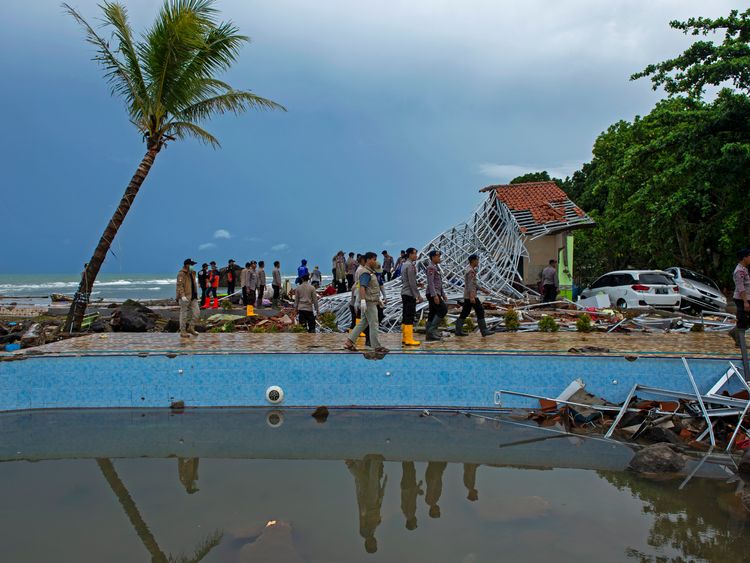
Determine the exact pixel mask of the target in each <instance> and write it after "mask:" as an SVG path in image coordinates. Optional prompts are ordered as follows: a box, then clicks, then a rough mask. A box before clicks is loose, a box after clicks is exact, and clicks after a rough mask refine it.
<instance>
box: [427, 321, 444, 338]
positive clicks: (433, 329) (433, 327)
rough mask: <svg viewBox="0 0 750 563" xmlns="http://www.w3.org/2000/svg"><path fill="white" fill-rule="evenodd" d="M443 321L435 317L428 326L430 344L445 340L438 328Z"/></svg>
mask: <svg viewBox="0 0 750 563" xmlns="http://www.w3.org/2000/svg"><path fill="white" fill-rule="evenodd" d="M441 320H442V319H441V318H440V317H438V316H437V315H435V316H434V317H432V320H431V321H430V322H429V323H428V324H427V341H428V342H440V341H441V340H443V339H442V338H440V334H438V331H437V327H438V325H439V324H440V321H441Z"/></svg>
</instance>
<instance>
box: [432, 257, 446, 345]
mask: <svg viewBox="0 0 750 563" xmlns="http://www.w3.org/2000/svg"><path fill="white" fill-rule="evenodd" d="M427 256H429V258H430V264H429V266H427V299H428V302H429V304H430V309H429V314H428V316H427V340H428V341H430V342H436V341H439V340H442V338H440V335H439V334H438V326H439V325H440V322H441V321H442V320H443V319H444V318H445V315H447V314H448V304H447V301H448V299H447V297H446V296H445V291H444V290H443V272H442V271H441V270H440V261H441V260H442V255H441V253H440V251H439V250H430V252H429V254H428V255H427Z"/></svg>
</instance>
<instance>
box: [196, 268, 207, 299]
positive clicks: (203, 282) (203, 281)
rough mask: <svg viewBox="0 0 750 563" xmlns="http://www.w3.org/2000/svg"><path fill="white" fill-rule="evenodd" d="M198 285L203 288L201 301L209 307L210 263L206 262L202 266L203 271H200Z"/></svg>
mask: <svg viewBox="0 0 750 563" xmlns="http://www.w3.org/2000/svg"><path fill="white" fill-rule="evenodd" d="M198 287H200V288H201V303H202V304H203V305H202V306H203V308H204V309H205V308H206V307H208V301H207V299H208V264H206V263H205V262H204V263H203V265H202V266H201V271H200V272H198Z"/></svg>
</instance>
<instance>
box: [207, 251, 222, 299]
mask: <svg viewBox="0 0 750 563" xmlns="http://www.w3.org/2000/svg"><path fill="white" fill-rule="evenodd" d="M220 279H221V274H220V273H219V269H218V268H217V267H216V262H213V261H212V262H211V269H210V270H209V271H208V298H209V300H211V296H213V299H212V300H211V303H210V304H209V301H208V300H207V301H206V303H204V305H205V307H204V309H209V308H211V309H218V308H219V297H218V291H219V280H220Z"/></svg>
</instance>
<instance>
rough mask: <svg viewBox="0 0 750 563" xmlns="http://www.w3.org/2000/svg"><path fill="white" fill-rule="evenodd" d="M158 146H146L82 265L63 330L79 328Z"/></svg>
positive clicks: (70, 330) (77, 329) (151, 164)
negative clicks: (112, 247) (95, 282)
mask: <svg viewBox="0 0 750 563" xmlns="http://www.w3.org/2000/svg"><path fill="white" fill-rule="evenodd" d="M160 148H161V147H160V146H159V145H158V144H157V145H155V146H153V147H149V149H148V151H147V152H146V154H145V155H144V157H143V160H141V164H140V166H138V169H137V170H136V171H135V174H133V177H132V178H131V180H130V183H129V184H128V187H127V189H126V190H125V193H124V194H123V196H122V199H121V200H120V205H119V206H118V207H117V209H116V210H115V212H114V214H113V215H112V218H111V219H110V220H109V223H108V224H107V228H106V229H104V233H102V236H101V238H100V239H99V244H97V245H96V250H94V254H93V256H92V257H91V260H89V262H88V264H86V265H85V266H84V270H83V273H82V274H81V283H80V284H79V285H78V291H77V292H76V294H75V296H74V297H73V303H72V304H71V306H70V309H69V310H68V316H67V318H66V319H65V325H64V326H63V331H64V332H78V331H79V330H81V322H82V321H83V316H84V314H85V313H86V306H87V305H88V303H89V298H90V297H91V288H92V287H93V285H94V280H96V276H98V275H99V270H100V269H101V267H102V264H103V263H104V259H105V258H106V257H107V252H108V251H109V248H110V246H111V245H112V241H113V240H114V238H115V236H116V235H117V231H118V230H120V226H122V222H123V221H124V220H125V216H126V215H127V214H128V211H129V210H130V206H131V205H133V200H135V196H137V195H138V190H139V189H140V188H141V184H143V181H144V180H145V179H146V176H147V175H148V173H149V170H151V167H152V166H153V165H154V159H155V158H156V155H157V154H158V152H159V149H160Z"/></svg>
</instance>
